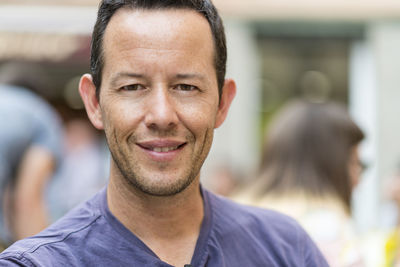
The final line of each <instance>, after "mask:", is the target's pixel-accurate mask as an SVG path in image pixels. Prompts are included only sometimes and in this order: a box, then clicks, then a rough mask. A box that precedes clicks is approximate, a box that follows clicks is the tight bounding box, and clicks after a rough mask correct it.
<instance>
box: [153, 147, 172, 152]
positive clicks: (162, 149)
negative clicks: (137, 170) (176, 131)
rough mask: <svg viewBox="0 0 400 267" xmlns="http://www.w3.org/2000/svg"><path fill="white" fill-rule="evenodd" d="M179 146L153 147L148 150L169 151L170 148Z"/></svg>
mask: <svg viewBox="0 0 400 267" xmlns="http://www.w3.org/2000/svg"><path fill="white" fill-rule="evenodd" d="M178 147H179V146H174V147H154V148H152V149H150V150H152V151H154V152H169V151H172V150H176V149H178Z"/></svg>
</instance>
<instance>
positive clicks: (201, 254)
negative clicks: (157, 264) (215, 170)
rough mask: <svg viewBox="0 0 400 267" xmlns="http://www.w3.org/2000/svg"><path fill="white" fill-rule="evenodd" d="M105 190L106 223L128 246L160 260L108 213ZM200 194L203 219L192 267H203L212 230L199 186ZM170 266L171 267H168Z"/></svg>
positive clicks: (206, 197) (204, 195) (208, 207)
mask: <svg viewBox="0 0 400 267" xmlns="http://www.w3.org/2000/svg"><path fill="white" fill-rule="evenodd" d="M106 189H107V188H105V189H103V192H102V193H101V205H100V206H101V207H100V209H101V213H102V214H103V215H104V217H105V219H106V220H107V222H108V223H109V224H110V225H111V227H112V228H113V229H114V230H115V231H117V232H118V233H119V234H120V235H121V236H122V237H123V238H125V240H127V241H128V242H129V243H130V244H132V245H133V246H135V247H137V248H138V249H139V250H142V251H143V252H144V253H146V254H148V255H149V256H151V257H154V258H155V259H157V260H160V261H161V259H160V258H159V257H158V256H157V255H156V254H155V253H154V252H153V251H152V250H151V249H150V248H149V247H148V246H147V245H146V244H145V243H144V242H143V241H142V240H140V239H139V238H138V237H137V236H136V235H135V234H134V233H132V232H131V231H130V230H129V229H128V228H126V227H125V226H124V225H123V224H122V223H121V222H120V221H119V220H118V219H117V218H116V217H115V216H114V215H113V214H112V213H111V211H110V209H109V207H108V203H107V190H106ZM200 193H201V196H202V199H203V207H204V217H203V221H202V223H201V227H200V233H199V237H198V238H197V241H196V246H195V250H194V253H193V256H192V260H191V263H190V264H191V265H192V266H196V267H199V266H205V264H206V263H207V259H208V254H209V253H208V249H207V244H208V240H209V238H210V232H211V229H212V217H213V216H212V207H211V203H210V199H209V193H208V192H207V191H206V190H204V189H203V187H202V186H200ZM164 263H165V264H166V265H168V264H167V263H166V262H164ZM169 266H171V265H169Z"/></svg>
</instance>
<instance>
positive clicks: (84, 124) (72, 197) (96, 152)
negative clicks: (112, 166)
mask: <svg viewBox="0 0 400 267" xmlns="http://www.w3.org/2000/svg"><path fill="white" fill-rule="evenodd" d="M64 137H65V138H64V139H65V140H64V150H63V151H64V155H63V160H62V162H61V164H60V167H59V168H58V171H57V172H56V173H55V175H54V177H53V179H52V181H51V182H50V185H49V187H48V190H47V203H48V206H49V211H50V214H51V221H53V222H54V221H56V220H57V219H59V218H61V217H62V216H63V215H64V214H66V213H67V212H68V211H69V210H71V209H72V208H74V207H75V206H77V205H78V204H80V203H81V202H83V201H85V200H87V199H88V198H90V197H91V196H92V195H94V194H95V193H97V192H98V191H99V190H100V189H101V188H103V187H104V186H105V185H106V183H107V179H106V177H107V173H108V171H109V170H108V169H107V168H106V167H105V166H107V164H106V161H107V160H108V159H109V155H108V153H106V151H105V149H106V147H105V144H103V142H101V138H99V136H98V133H97V132H96V131H95V129H94V128H93V126H92V125H90V122H89V121H88V120H87V119H79V118H77V119H71V120H69V121H68V122H66V123H65V134H64ZM103 147H104V148H103Z"/></svg>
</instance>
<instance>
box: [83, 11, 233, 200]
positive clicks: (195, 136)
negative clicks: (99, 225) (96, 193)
mask: <svg viewBox="0 0 400 267" xmlns="http://www.w3.org/2000/svg"><path fill="white" fill-rule="evenodd" d="M103 45H104V62H105V65H104V69H103V79H102V87H101V90H100V103H96V98H95V93H94V91H95V88H94V85H93V84H92V83H91V80H90V77H88V76H86V77H85V76H84V77H83V78H82V79H81V85H80V92H81V95H82V97H83V100H84V102H85V105H86V109H87V111H88V114H89V117H90V119H91V120H92V122H93V124H94V125H95V126H96V127H97V128H99V129H104V130H105V133H106V137H107V141H108V145H109V148H110V151H111V154H112V159H113V160H112V166H111V178H113V177H120V178H123V179H126V180H127V181H129V183H130V184H131V185H133V186H134V187H135V188H136V189H139V190H140V191H141V192H144V193H146V194H150V195H158V196H168V195H174V194H177V193H179V192H181V191H182V190H184V189H185V188H186V187H187V186H188V185H189V184H191V183H192V182H193V181H194V180H195V179H198V177H199V171H200V168H201V166H202V164H203V162H204V160H205V158H206V156H207V154H208V152H209V150H210V146H211V143H212V139H213V131H214V128H216V127H218V126H219V125H220V124H222V122H223V120H224V119H225V116H226V113H227V110H228V107H229V105H230V103H231V101H232V99H233V96H234V94H235V87H234V83H233V81H226V82H225V86H224V93H223V95H222V96H221V103H220V104H219V98H218V87H217V78H216V72H215V67H214V64H213V58H214V48H213V40H212V35H211V30H210V27H209V25H208V22H207V20H206V19H205V18H204V17H202V16H201V15H200V14H198V13H196V12H195V11H189V10H184V9H182V10H173V9H171V10H149V11H147V10H140V11H137V10H136V11H135V10H130V9H122V10H119V11H117V13H116V14H115V15H114V16H113V17H112V19H111V21H110V23H109V25H108V26H107V29H106V32H105V36H104V42H103Z"/></svg>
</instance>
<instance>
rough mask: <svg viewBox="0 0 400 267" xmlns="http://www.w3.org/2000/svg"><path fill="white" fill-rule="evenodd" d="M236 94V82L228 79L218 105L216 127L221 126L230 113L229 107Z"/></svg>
mask: <svg viewBox="0 0 400 267" xmlns="http://www.w3.org/2000/svg"><path fill="white" fill-rule="evenodd" d="M235 95H236V83H235V81H234V80H232V79H226V80H225V82H224V87H223V88H222V95H221V99H220V103H219V106H218V113H217V118H216V121H215V128H218V127H219V126H221V124H222V123H223V122H224V121H225V118H226V116H227V115H228V110H229V107H230V106H231V103H232V100H233V98H234V97H235Z"/></svg>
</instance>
